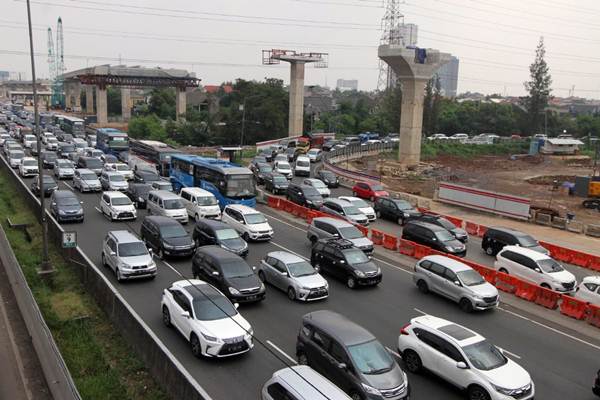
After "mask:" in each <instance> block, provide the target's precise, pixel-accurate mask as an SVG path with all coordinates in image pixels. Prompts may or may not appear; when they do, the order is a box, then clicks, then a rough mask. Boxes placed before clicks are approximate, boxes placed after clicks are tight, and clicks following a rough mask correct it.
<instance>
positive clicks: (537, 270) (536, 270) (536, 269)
mask: <svg viewBox="0 0 600 400" xmlns="http://www.w3.org/2000/svg"><path fill="white" fill-rule="evenodd" d="M534 271H535V272H538V273H540V274H541V273H542V270H541V269H539V268H535V269H534Z"/></svg>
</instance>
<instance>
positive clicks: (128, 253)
mask: <svg viewBox="0 0 600 400" xmlns="http://www.w3.org/2000/svg"><path fill="white" fill-rule="evenodd" d="M147 254H148V249H147V248H146V245H145V244H144V243H143V242H132V243H121V244H120V245H119V256H120V257H136V256H145V255H147Z"/></svg>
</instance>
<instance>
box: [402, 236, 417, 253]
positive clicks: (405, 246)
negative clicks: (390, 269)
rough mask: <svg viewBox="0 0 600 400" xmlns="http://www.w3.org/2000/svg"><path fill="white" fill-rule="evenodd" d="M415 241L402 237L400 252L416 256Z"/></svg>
mask: <svg viewBox="0 0 600 400" xmlns="http://www.w3.org/2000/svg"><path fill="white" fill-rule="evenodd" d="M415 246H416V245H415V243H413V242H411V241H409V240H406V239H400V248H399V251H400V254H404V255H405V256H410V257H414V256H415Z"/></svg>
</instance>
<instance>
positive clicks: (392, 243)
mask: <svg viewBox="0 0 600 400" xmlns="http://www.w3.org/2000/svg"><path fill="white" fill-rule="evenodd" d="M383 247H385V248H386V249H388V250H394V251H396V249H397V248H398V238H397V237H396V236H392V235H388V234H387V233H384V234H383Z"/></svg>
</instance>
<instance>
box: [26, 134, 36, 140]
mask: <svg viewBox="0 0 600 400" xmlns="http://www.w3.org/2000/svg"><path fill="white" fill-rule="evenodd" d="M25 140H27V141H29V140H35V136H34V135H25Z"/></svg>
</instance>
